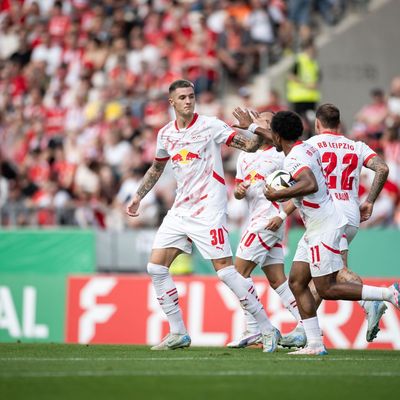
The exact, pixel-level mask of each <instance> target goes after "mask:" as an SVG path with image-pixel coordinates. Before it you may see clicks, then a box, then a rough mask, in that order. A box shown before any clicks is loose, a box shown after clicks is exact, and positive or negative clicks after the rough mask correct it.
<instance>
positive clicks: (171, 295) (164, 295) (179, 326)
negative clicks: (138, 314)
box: [147, 263, 186, 335]
mask: <svg viewBox="0 0 400 400" xmlns="http://www.w3.org/2000/svg"><path fill="white" fill-rule="evenodd" d="M147 272H148V273H149V275H150V276H151V279H152V281H153V286H154V289H155V291H156V294H157V300H158V302H159V303H160V306H161V308H162V309H163V311H164V312H165V314H166V315H167V318H168V322H169V327H170V332H171V333H175V334H182V335H183V334H185V333H186V327H185V324H184V322H183V318H182V312H181V309H180V307H179V304H178V291H177V290H176V287H175V283H174V281H173V280H172V278H171V275H170V274H169V269H168V268H167V267H165V266H163V265H158V264H152V263H148V264H147Z"/></svg>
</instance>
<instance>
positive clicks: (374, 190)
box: [366, 156, 389, 203]
mask: <svg viewBox="0 0 400 400" xmlns="http://www.w3.org/2000/svg"><path fill="white" fill-rule="evenodd" d="M366 167H367V168H369V169H372V170H373V171H375V176H374V180H373V181H372V185H371V189H370V191H369V194H368V197H367V201H368V202H370V203H374V202H375V200H376V199H377V198H378V196H379V193H380V192H381V191H382V189H383V185H384V184H385V182H386V180H387V177H388V175H389V167H388V166H387V164H386V163H385V161H383V160H382V158H380V157H378V156H375V157H373V158H371V159H370V160H369V161H368V162H367V165H366Z"/></svg>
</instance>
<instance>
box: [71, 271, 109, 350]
mask: <svg viewBox="0 0 400 400" xmlns="http://www.w3.org/2000/svg"><path fill="white" fill-rule="evenodd" d="M116 283H117V280H116V279H115V278H105V277H104V278H93V279H91V280H90V281H89V282H88V283H87V284H86V285H85V286H84V287H83V288H82V290H81V293H80V296H79V304H80V307H81V308H82V309H83V310H85V312H84V313H83V314H82V316H81V317H80V318H79V333H78V342H79V343H89V342H90V341H91V340H92V339H93V338H94V336H95V334H96V325H97V324H103V323H104V322H107V321H108V320H109V319H110V318H111V316H112V315H113V314H114V313H115V311H116V309H117V307H116V306H115V305H114V304H97V303H96V300H97V297H99V296H106V295H107V294H109V293H110V292H111V291H112V289H113V288H114V286H115V285H116Z"/></svg>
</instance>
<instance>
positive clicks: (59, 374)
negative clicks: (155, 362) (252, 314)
mask: <svg viewBox="0 0 400 400" xmlns="http://www.w3.org/2000/svg"><path fill="white" fill-rule="evenodd" d="M112 376H129V377H164V376H165V377H181V376H188V377H189V376H192V377H198V376H208V377H215V376H242V377H246V376H249V377H250V376H265V377H271V376H306V377H343V378H345V377H362V378H366V377H377V378H380V377H400V371H386V372H377V371H376V372H368V373H365V372H351V373H348V372H346V373H343V372H340V371H338V372H335V371H327V372H323V371H318V372H315V371H314V372H311V371H307V372H306V371H293V372H292V371H290V372H289V371H229V370H225V371H224V370H223V371H194V372H188V371H179V372H178V373H177V372H172V371H171V372H170V371H158V372H156V371H128V370H114V371H92V370H82V371H26V372H16V373H11V372H4V373H0V379H12V378H66V377H71V378H73V377H94V378H95V377H112Z"/></svg>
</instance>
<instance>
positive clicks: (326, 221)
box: [284, 141, 347, 234]
mask: <svg viewBox="0 0 400 400" xmlns="http://www.w3.org/2000/svg"><path fill="white" fill-rule="evenodd" d="M307 168H308V169H310V170H311V172H312V173H313V174H314V176H315V179H316V181H317V184H318V190H317V192H315V193H311V194H308V195H306V196H303V197H297V198H295V199H293V202H294V204H295V205H296V207H297V208H298V209H299V211H300V214H301V217H302V219H303V222H304V225H305V226H306V228H307V232H308V234H315V233H320V232H324V231H329V230H333V229H336V228H339V227H341V226H343V225H345V224H346V223H347V219H346V218H345V217H344V216H343V214H342V213H340V212H338V211H337V209H336V207H335V205H334V203H333V200H332V197H331V195H330V193H329V191H328V187H327V184H326V179H325V174H324V171H323V169H322V164H321V157H320V155H319V152H318V151H317V149H316V148H315V147H313V146H312V145H311V144H310V143H307V142H301V141H299V142H297V143H295V145H294V146H293V148H292V149H291V151H290V152H289V153H288V154H287V156H286V158H285V161H284V169H285V170H287V171H288V172H290V173H291V174H292V176H293V178H295V179H296V177H297V176H299V175H300V174H301V172H303V171H304V170H305V169H307Z"/></svg>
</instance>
